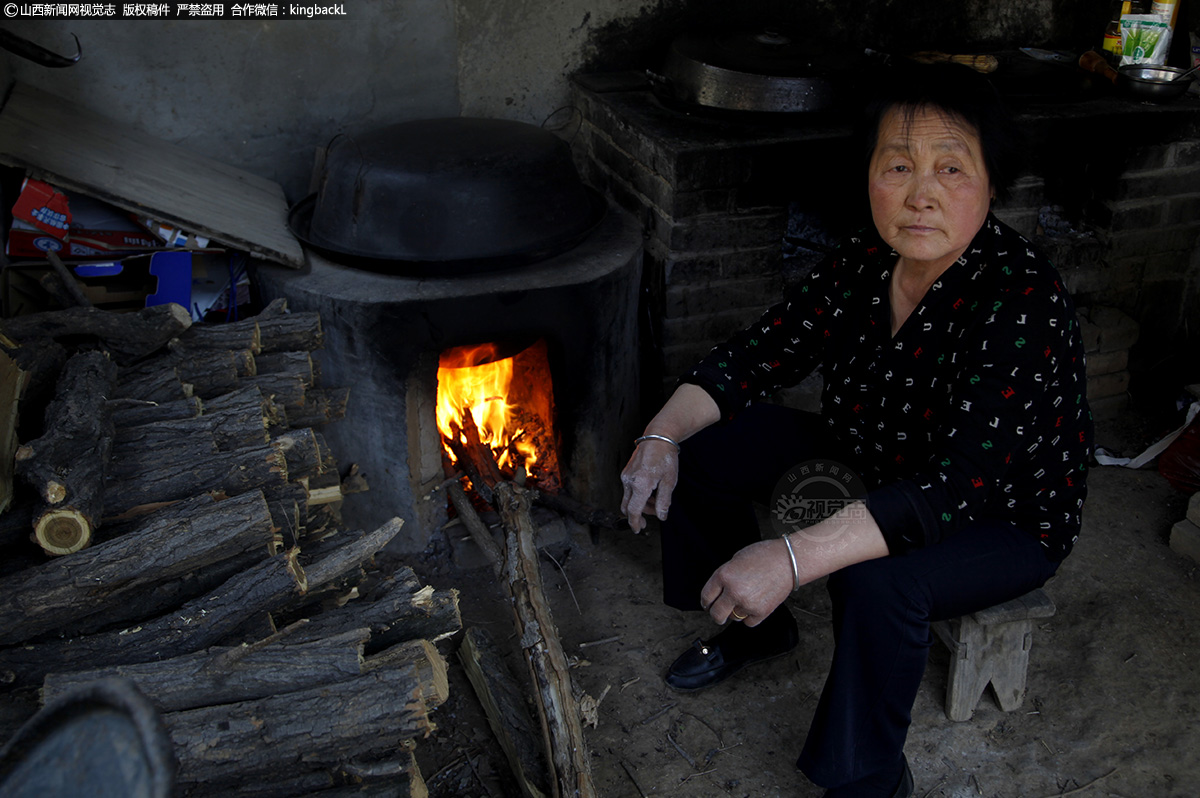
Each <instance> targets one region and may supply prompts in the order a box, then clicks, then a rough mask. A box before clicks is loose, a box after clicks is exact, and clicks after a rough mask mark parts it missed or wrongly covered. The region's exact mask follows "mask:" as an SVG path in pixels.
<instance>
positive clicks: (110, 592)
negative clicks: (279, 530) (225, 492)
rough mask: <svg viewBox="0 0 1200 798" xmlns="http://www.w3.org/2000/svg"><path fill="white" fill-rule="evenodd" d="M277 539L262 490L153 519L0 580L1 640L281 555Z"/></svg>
mask: <svg viewBox="0 0 1200 798" xmlns="http://www.w3.org/2000/svg"><path fill="white" fill-rule="evenodd" d="M275 542H276V537H275V533H274V530H273V527H272V526H271V516H270V513H269V512H268V511H267V503H266V501H265V500H264V499H263V496H262V493H261V492H258V491H255V492H253V493H247V494H244V495H243V496H239V497H236V498H233V499H227V500H225V501H221V502H216V501H213V500H212V499H211V498H209V497H207V496H201V497H197V498H196V499H194V500H192V501H191V502H188V503H187V505H186V507H185V508H182V509H181V508H175V507H173V508H171V510H170V511H169V512H167V513H164V514H162V515H161V516H158V517H156V516H151V517H150V518H148V519H147V521H146V522H145V524H143V526H142V528H141V529H139V530H138V531H137V532H132V533H129V534H127V535H122V536H121V537H119V538H116V539H114V540H110V541H107V542H105V543H102V544H98V545H96V546H93V547H92V548H89V549H84V550H83V551H78V552H75V553H74V554H72V555H69V556H65V557H60V558H58V559H55V560H52V561H50V562H47V563H46V564H44V565H42V566H40V567H37V568H32V569H27V570H26V571H23V572H21V573H19V574H16V575H14V576H11V577H8V578H7V579H4V580H2V581H0V645H5V644H11V643H20V642H22V641H25V640H29V639H30V638H32V637H35V636H36V635H39V634H42V633H44V632H49V631H55V630H57V629H58V628H59V627H61V626H63V625H64V621H76V620H78V619H81V618H86V617H88V616H90V615H94V614H96V613H99V612H101V611H103V610H105V609H106V608H108V607H111V606H114V605H118V604H121V603H123V602H128V601H133V600H135V599H136V597H137V596H138V594H139V593H140V592H141V591H143V590H148V589H150V588H152V587H153V586H155V585H157V584H161V583H164V582H169V581H171V580H173V579H177V578H179V577H182V576H184V575H185V574H187V573H189V572H190V571H193V570H195V569H197V568H201V567H204V566H206V565H211V564H213V563H219V562H221V561H223V560H227V559H230V558H232V557H235V556H237V555H239V554H242V553H253V552H261V554H262V556H267V555H269V554H273V553H274V547H275V545H276V543H275Z"/></svg>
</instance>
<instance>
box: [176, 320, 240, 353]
mask: <svg viewBox="0 0 1200 798" xmlns="http://www.w3.org/2000/svg"><path fill="white" fill-rule="evenodd" d="M212 349H226V350H228V349H247V350H249V351H250V352H252V353H253V354H255V355H257V354H258V353H259V352H260V351H262V350H261V346H260V344H259V337H258V324H257V323H256V322H255V321H254V320H252V319H251V320H247V321H235V322H231V323H229V324H195V325H192V326H191V327H190V328H188V329H187V330H186V331H185V332H181V333H180V334H179V335H178V336H177V337H176V341H173V342H171V351H172V352H178V353H179V354H180V355H190V354H192V353H195V352H199V351H201V350H212Z"/></svg>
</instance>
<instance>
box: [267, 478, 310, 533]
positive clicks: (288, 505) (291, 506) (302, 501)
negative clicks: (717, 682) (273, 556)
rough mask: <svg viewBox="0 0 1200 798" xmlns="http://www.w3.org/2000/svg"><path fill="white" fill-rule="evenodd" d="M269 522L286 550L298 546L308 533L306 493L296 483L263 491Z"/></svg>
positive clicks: (301, 486)
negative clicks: (269, 515)
mask: <svg viewBox="0 0 1200 798" xmlns="http://www.w3.org/2000/svg"><path fill="white" fill-rule="evenodd" d="M263 495H264V496H266V499H267V507H268V508H269V509H270V511H271V520H272V522H274V524H275V528H276V529H278V530H279V534H280V536H281V537H282V538H283V544H284V545H285V546H287V547H288V548H291V547H292V546H299V545H300V544H301V543H302V542H303V541H304V539H305V538H306V537H307V533H308V491H306V490H305V489H304V486H303V485H301V484H299V483H296V482H288V483H286V484H284V485H274V486H271V487H269V488H266V489H264V490H263Z"/></svg>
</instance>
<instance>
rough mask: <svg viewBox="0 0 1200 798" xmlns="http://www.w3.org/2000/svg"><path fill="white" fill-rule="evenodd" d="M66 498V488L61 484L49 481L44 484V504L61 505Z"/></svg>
mask: <svg viewBox="0 0 1200 798" xmlns="http://www.w3.org/2000/svg"><path fill="white" fill-rule="evenodd" d="M65 498H67V486H66V485H64V484H62V483H61V482H54V481H53V480H51V481H50V482H47V483H46V491H45V499H46V504H62V501H63V499H65Z"/></svg>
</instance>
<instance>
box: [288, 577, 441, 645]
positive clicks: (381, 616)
mask: <svg viewBox="0 0 1200 798" xmlns="http://www.w3.org/2000/svg"><path fill="white" fill-rule="evenodd" d="M360 626H366V627H369V628H370V629H371V640H370V642H369V643H368V644H367V653H368V654H374V653H377V652H379V651H382V650H383V649H386V648H389V647H391V646H393V645H395V644H397V643H403V642H405V641H407V640H417V639H425V640H430V641H433V642H437V641H438V640H441V639H443V638H446V637H449V636H450V635H452V634H454V633H455V632H457V631H458V630H459V629H461V628H462V617H461V616H460V615H459V611H458V591H457V590H454V589H449V590H437V591H435V590H434V589H433V588H432V587H429V586H424V587H422V585H421V582H420V580H419V579H417V577H416V575H415V574H414V573H413V572H412V569H410V568H408V567H405V566H402V567H400V568H399V569H397V570H396V572H395V573H394V574H392V575H391V576H389V577H387V578H386V579H384V580H382V581H381V582H380V583H379V584H378V585H376V586H375V587H374V588H372V589H371V590H370V591H368V592H367V593H366V595H364V596H362V597H360V598H358V599H356V600H354V601H351V602H349V603H347V604H346V605H345V606H344V607H341V608H340V609H338V610H336V611H331V612H323V613H321V614H319V615H314V616H311V617H310V618H309V619H308V624H307V625H306V626H305V627H304V628H303V629H300V630H297V631H296V632H295V637H296V638H297V639H302V640H307V639H310V638H311V637H320V636H322V635H328V634H331V633H333V632H334V631H335V630H339V629H343V628H349V627H353V628H358V627H360Z"/></svg>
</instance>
